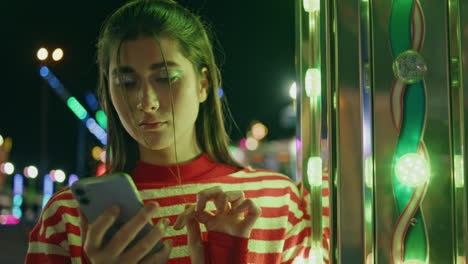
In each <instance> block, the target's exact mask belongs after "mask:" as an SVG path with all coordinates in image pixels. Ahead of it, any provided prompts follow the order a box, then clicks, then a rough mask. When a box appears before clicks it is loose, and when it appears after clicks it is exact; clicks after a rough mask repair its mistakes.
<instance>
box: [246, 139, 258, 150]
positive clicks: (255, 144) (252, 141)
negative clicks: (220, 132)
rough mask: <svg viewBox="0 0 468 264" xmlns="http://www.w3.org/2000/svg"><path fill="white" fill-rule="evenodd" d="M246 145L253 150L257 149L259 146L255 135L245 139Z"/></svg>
mask: <svg viewBox="0 0 468 264" xmlns="http://www.w3.org/2000/svg"><path fill="white" fill-rule="evenodd" d="M245 147H246V148H247V149H248V150H251V151H252V150H256V149H257V148H258V141H257V140H256V139H255V138H253V137H249V138H247V140H246V141H245Z"/></svg>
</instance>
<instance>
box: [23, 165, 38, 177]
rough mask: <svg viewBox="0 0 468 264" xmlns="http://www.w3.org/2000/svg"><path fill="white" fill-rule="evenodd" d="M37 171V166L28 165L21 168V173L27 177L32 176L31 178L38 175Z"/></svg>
mask: <svg viewBox="0 0 468 264" xmlns="http://www.w3.org/2000/svg"><path fill="white" fill-rule="evenodd" d="M38 173H39V171H38V170H37V167H35V166H28V167H26V168H24V170H23V174H24V176H26V177H28V178H32V179H35V178H36V177H37V175H38Z"/></svg>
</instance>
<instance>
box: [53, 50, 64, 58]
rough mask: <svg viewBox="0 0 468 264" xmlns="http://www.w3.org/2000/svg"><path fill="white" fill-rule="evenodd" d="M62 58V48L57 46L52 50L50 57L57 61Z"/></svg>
mask: <svg viewBox="0 0 468 264" xmlns="http://www.w3.org/2000/svg"><path fill="white" fill-rule="evenodd" d="M62 58H63V50H62V49H61V48H57V49H55V50H54V52H52V59H53V60H54V61H59V60H61V59H62Z"/></svg>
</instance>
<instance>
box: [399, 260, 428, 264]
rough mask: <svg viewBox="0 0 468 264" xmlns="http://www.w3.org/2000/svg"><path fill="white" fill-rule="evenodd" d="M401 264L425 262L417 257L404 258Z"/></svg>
mask: <svg viewBox="0 0 468 264" xmlns="http://www.w3.org/2000/svg"><path fill="white" fill-rule="evenodd" d="M403 264H426V262H425V261H422V260H419V259H408V260H405V261H404V262H403Z"/></svg>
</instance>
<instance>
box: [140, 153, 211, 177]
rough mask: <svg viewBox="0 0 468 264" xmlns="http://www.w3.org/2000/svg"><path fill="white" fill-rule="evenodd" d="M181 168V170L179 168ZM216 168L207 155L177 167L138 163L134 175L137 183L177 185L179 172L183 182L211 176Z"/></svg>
mask: <svg viewBox="0 0 468 264" xmlns="http://www.w3.org/2000/svg"><path fill="white" fill-rule="evenodd" d="M177 167H179V168H177ZM215 167H216V163H215V162H214V161H213V160H212V159H211V158H210V157H209V155H208V154H207V153H205V154H202V155H200V156H199V157H198V158H196V159H195V160H193V161H190V162H187V163H183V164H179V166H177V165H154V164H149V163H145V162H143V161H141V160H140V161H137V164H136V168H135V170H134V171H133V173H132V178H133V181H134V182H135V183H151V182H160V183H163V182H165V183H176V182H177V171H178V170H179V172H180V177H181V180H182V182H188V181H193V180H195V179H201V178H204V177H207V176H208V175H209V173H208V172H209V171H211V170H212V169H214V168H215Z"/></svg>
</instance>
